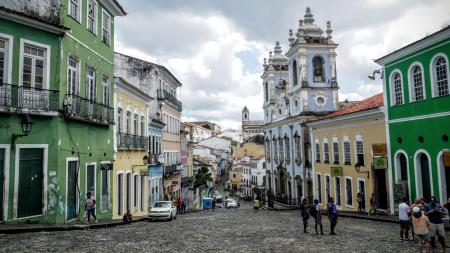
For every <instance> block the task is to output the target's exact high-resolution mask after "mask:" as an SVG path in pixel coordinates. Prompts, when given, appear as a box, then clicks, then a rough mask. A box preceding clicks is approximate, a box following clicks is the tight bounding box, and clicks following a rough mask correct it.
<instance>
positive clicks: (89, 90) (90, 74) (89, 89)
mask: <svg viewBox="0 0 450 253" xmlns="http://www.w3.org/2000/svg"><path fill="white" fill-rule="evenodd" d="M86 97H87V98H88V99H89V100H91V101H95V69H94V68H92V67H87V69H86Z"/></svg>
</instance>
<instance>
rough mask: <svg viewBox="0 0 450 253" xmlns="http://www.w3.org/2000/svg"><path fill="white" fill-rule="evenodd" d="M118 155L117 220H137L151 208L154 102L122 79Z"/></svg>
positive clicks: (116, 96) (117, 89)
mask: <svg viewBox="0 0 450 253" xmlns="http://www.w3.org/2000/svg"><path fill="white" fill-rule="evenodd" d="M114 99H115V101H116V109H115V111H116V119H117V120H116V124H115V126H116V129H115V136H116V139H115V140H116V149H115V151H116V154H115V161H114V169H113V175H114V177H113V210H114V211H113V218H115V219H120V218H122V215H123V214H124V213H126V212H127V211H128V210H129V211H130V212H131V213H132V214H133V215H134V216H142V215H146V214H147V213H148V207H149V201H148V200H149V192H148V190H149V188H150V187H149V183H148V181H149V178H148V168H147V165H148V161H149V157H148V154H149V143H150V142H149V137H148V136H149V134H148V130H149V129H148V125H149V121H150V119H149V108H150V102H151V100H153V99H154V98H152V97H150V96H149V95H147V94H146V93H144V92H143V91H141V90H140V89H138V88H136V86H134V85H132V84H129V83H127V82H126V81H125V80H123V79H122V78H116V79H115V87H114Z"/></svg>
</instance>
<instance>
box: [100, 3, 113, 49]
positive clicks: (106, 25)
mask: <svg viewBox="0 0 450 253" xmlns="http://www.w3.org/2000/svg"><path fill="white" fill-rule="evenodd" d="M110 33H111V17H110V16H109V15H108V13H106V11H103V23H102V41H103V42H104V43H105V44H106V45H108V46H109V45H110V43H111V38H110V37H111V34H110Z"/></svg>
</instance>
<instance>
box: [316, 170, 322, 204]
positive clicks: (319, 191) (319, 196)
mask: <svg viewBox="0 0 450 253" xmlns="http://www.w3.org/2000/svg"><path fill="white" fill-rule="evenodd" d="M317 199H318V200H319V203H322V176H321V175H320V174H317Z"/></svg>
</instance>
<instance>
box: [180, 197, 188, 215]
mask: <svg viewBox="0 0 450 253" xmlns="http://www.w3.org/2000/svg"><path fill="white" fill-rule="evenodd" d="M186 205H187V203H186V199H183V203H181V209H182V210H183V214H185V213H186Z"/></svg>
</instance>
